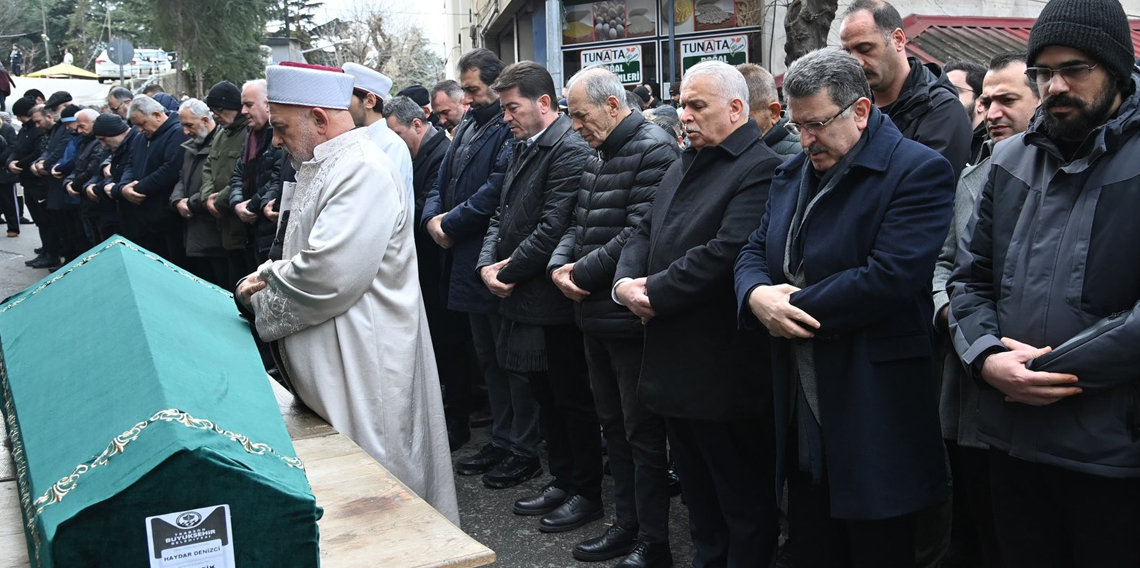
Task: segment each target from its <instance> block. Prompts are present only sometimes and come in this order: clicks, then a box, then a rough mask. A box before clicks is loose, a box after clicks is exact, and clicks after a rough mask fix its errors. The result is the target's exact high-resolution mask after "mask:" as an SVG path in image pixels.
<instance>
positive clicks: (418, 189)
mask: <svg viewBox="0 0 1140 568" xmlns="http://www.w3.org/2000/svg"><path fill="white" fill-rule="evenodd" d="M429 128H430V127H429ZM434 132H435V134H433V135H432V137H431V138H428V139H427V141H426V142H423V143H421V144H420V150H419V152H417V153H416V157H414V158H412V193H413V194H414V195H415V199H416V202H415V210H414V211H413V217H412V218H413V219H416V220H417V223H416V230H415V236H416V263H417V266H418V267H419V271H420V291H421V293H422V295H423V297H424V308H426V309H427V313H428V318H433V317H435V316H436V315H437V314H439V312H440V310H443V309H445V308H446V306H444V305H443V301H442V300H441V299H440V294H439V284H440V280H441V279H442V278H443V270H442V269H443V258H442V257H441V255H440V251H441V250H442V249H440V248H439V245H437V244H435V241H434V240H432V238H431V236H430V235H428V234H427V230H426V229H424V227H423V226H422V225H420V224H419V222H418V219H420V217H421V216H422V215H423V209H424V203H425V202H426V201H427V196H428V193H429V192H431V188H432V187H433V186H435V180H436V178H438V177H439V166H440V164H442V163H443V157H444V156H446V155H447V148H448V145H449V141H448V139H447V135H446V134H445V133H444V132H443V129H442V128H439V129H434ZM436 329H438V328H436ZM436 329H433V333H435V332H436ZM459 331H461V332H462V330H459ZM443 332H444V331H443V330H440V333H443ZM436 335H438V334H436ZM432 339H433V341H436V345H437V347H438V346H439V341H440V340H442V339H443V338H442V337H436V336H435V335H433V336H432Z"/></svg>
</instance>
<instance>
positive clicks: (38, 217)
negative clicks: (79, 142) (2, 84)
mask: <svg viewBox="0 0 1140 568" xmlns="http://www.w3.org/2000/svg"><path fill="white" fill-rule="evenodd" d="M35 107H36V101H34V100H32V99H30V98H27V97H24V98H21V99H19V100H17V101H16V102H14V103H12V114H13V115H14V116H15V117H16V120H19V121H20V123H21V125H22V126H21V128H20V132H19V134H17V135H16V142H15V144H13V148H12V151H11V153H9V154H8V161H7V163H5V167H6V168H7V170H8V171H9V172H11V173H13V174H16V175H17V176H18V179H19V182H20V185H22V186H24V203H26V204H27V206H28V212H29V213H31V215H32V220H33V221H35V223H36V228H37V229H38V230H39V233H40V243H41V244H40V246H41V247H43V249H41V250H42V252H41V253H40V254H39V256H37V257H36V258H33V259H32V260H29V261H27V262H25V263H24V264H26V265H28V266H32V265H33V264H35V265H45V266H51V265H52V264H58V263H59V259H58V258H56V260H55V261H54V262H52V261H51V258H52V254H51V251H48V250H47V246H48V243H50V242H52V240H51V229H50V223H49V221H48V212H47V181H46V180H45V179H43V178H42V177H40V176H37V175H36V174H35V173H33V172H32V164H34V163H35V161H36V160H37V159H39V157H40V154H41V153H42V149H43V139H44V133H45V131H44V130H43V129H42V128H40V127H39V126H38V125H37V124H36V121H35V119H34V116H33V115H34V114H35V112H34V111H33V109H34V108H35ZM41 111H42V107H41ZM45 263H51V264H45Z"/></svg>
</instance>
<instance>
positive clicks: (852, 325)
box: [682, 49, 954, 568]
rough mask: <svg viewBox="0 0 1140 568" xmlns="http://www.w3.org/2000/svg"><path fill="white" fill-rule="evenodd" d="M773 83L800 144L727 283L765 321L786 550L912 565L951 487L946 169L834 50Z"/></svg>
mask: <svg viewBox="0 0 1140 568" xmlns="http://www.w3.org/2000/svg"><path fill="white" fill-rule="evenodd" d="M784 94H785V96H786V97H787V98H788V107H789V109H790V112H791V121H790V122H788V124H787V128H788V129H789V130H792V131H794V132H798V134H799V135H800V144H801V145H802V146H803V149H804V152H803V154H801V155H800V156H797V157H795V158H793V159H792V160H790V161H788V162H786V163H785V164H784V165H783V166H781V168H780V169H779V170H777V172H776V176H775V178H774V179H773V180H772V190H771V195H770V197H769V199H768V208H767V209H768V210H767V213H766V214H765V216H764V219H763V221H762V222H761V223H760V228H759V229H757V230H756V232H754V233H753V234H752V236H751V238H750V239H749V242H748V244H747V245H746V246H745V247H744V249H743V251H742V252H741V253H740V257H739V258H738V259H737V261H736V294H737V300H738V304H739V305H738V309H739V316H740V321H741V324H742V325H743V326H744V327H747V328H753V329H757V328H758V329H766V330H767V332H768V333H769V334H771V335H772V337H773V340H772V341H773V349H772V354H773V373H772V379H773V398H774V400H775V417H776V420H775V424H776V450H777V451H776V459H777V463H778V467H777V471H778V472H780V473H781V474H782V475H783V476H784V478H785V479H786V480H787V483H788V495H789V499H788V507H789V510H788V520H789V532H790V536H791V537H792V538H791V543H792V544H791V555H792V563H793V564H794V565H795V566H796V568H813V567H833V566H856V567H862V566H868V567H870V566H874V567H876V568H883V567H912V566H917V563H916V553H915V545H916V542H918V538H920V537H919V533H918V529H919V518H920V515H921V514H922V513H926V512H929V511H930V510H931V509H932V507H935V506H937V505H939V504H941V503H942V502H943V501H944V500H945V499H946V497H947V495H948V490H949V487H948V484H947V481H948V479H947V473H946V467H945V462H944V459H945V458H944V450H943V446H942V440H941V433H940V429H939V424H938V399H937V380H936V377H935V374H934V357H933V347H932V334H933V324H932V321H933V315H934V314H933V306H932V304H931V301H930V274H931V271H932V270H933V268H934V261H935V259H936V258H937V256H938V251H939V248H940V247H941V245H942V241H943V238H944V237H945V236H946V227H947V225H948V224H949V222H950V217H951V200H952V196H953V194H954V174H953V169H952V168H951V167H950V164H949V163H948V162H947V161H946V159H945V158H943V157H941V156H940V155H938V153H936V152H934V151H933V150H931V149H930V148H927V147H926V146H923V145H922V144H919V143H917V142H914V141H912V140H908V139H906V138H904V137H903V135H902V133H900V132H899V130H898V128H896V127H895V125H894V123H893V122H892V121H891V119H890V118H888V117H887V116H885V114H884V113H883V112H882V111H880V110H879V109H878V108H877V107H875V106H874V105H873V104H872V103H871V99H870V97H871V90H870V88H869V86H868V85H867V80H866V78H865V76H864V74H863V72H862V70H861V69H860V66H859V62H858V61H857V60H856V59H855V58H853V57H851V56H850V55H848V54H846V53H844V52H842V51H838V50H831V49H822V50H817V51H813V52H811V53H809V54H807V55H805V56H803V57H802V58H800V59H799V60H797V61H796V62H795V63H793V64H792V66H791V67H790V68H789V69H788V72H787V75H786V76H785V80H784ZM761 326H762V327H761ZM682 481H684V477H683V476H682ZM779 481H780V482H781V484H782V482H783V479H781V480H779Z"/></svg>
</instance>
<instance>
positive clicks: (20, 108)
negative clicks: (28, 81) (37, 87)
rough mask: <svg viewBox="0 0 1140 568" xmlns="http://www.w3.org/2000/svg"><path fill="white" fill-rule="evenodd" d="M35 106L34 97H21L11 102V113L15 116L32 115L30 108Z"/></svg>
mask: <svg viewBox="0 0 1140 568" xmlns="http://www.w3.org/2000/svg"><path fill="white" fill-rule="evenodd" d="M35 106H36V101H35V99H29V98H28V97H23V98H21V99H18V100H17V101H16V102H14V103H12V114H13V115H15V116H32V108H34V107H35Z"/></svg>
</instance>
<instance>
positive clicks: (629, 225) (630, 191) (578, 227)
mask: <svg viewBox="0 0 1140 568" xmlns="http://www.w3.org/2000/svg"><path fill="white" fill-rule="evenodd" d="M680 152H681V150H680V148H678V147H677V142H676V140H672V139H670V137H669V135H668V134H666V133H665V131H664V130H662V129H661V128H660V127H658V126H657V125H656V124H653V123H650V122H648V121H646V120H645V118H644V117H643V116H641V113H640V112H637V111H636V110H635V111H633V112H632V113H630V115H629V116H627V117H625V118H624V119H623V120H622V121H621V122H620V123H618V125H617V126H616V127H615V128H614V130H613V132H611V133H610V135H609V137H607V138H606V141H605V142H603V143H602V145H601V146H600V147H598V151H597V154H596V155H594V156H590V158H589V159H588V160H587V161H586V167H585V170H584V171H583V172H582V177H581V181H580V183H579V185H578V191H577V197H576V199H575V202H576V206H575V208H574V221H573V223H572V224H571V225H570V228H569V230H567V231H566V234H565V235H563V236H562V240H561V241H560V242H559V243H558V248H557V249H555V251H554V256H553V257H552V258H551V259H550V265H549V266H548V267H547V273H550V272H553V271H554V269H556V268H558V267H560V266H562V265H564V264H570V263H574V271H573V277H574V283H575V284H577V285H578V287H580V288H582V289H584V290H586V291H588V292H590V295H589V296H587V297H586V299H585V300H583V301H581V302H575V303H574V315H575V319H577V321H578V327H580V328H581V329H582V331H583V332H586V333H590V334H595V335H609V336H625V337H641V335H642V331H643V328H644V326H643V325H641V320H639V319H638V318H637V316H635V315H633V312H630V311H629V310H628V309H627V308H626V307H625V306H620V305H618V304H617V303H615V302H614V300H613V298H612V297H611V296H610V293H609V291H610V287H611V286H613V282H614V274H615V273H616V272H617V265H618V259H619V258H620V257H621V250H622V247H624V246H625V242H626V241H627V240H628V239H629V236H630V235H631V234H633V231H634V229H637V225H638V224H639V223H641V218H642V217H644V216H645V214H646V213H648V212H649V209H650V208H651V207H653V197H654V196H655V195H656V194H657V186H658V184H660V183H661V178H662V176H664V175H665V171H666V170H668V169H669V166H671V165H673V162H675V161H677V158H678V157H679V156H680Z"/></svg>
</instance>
